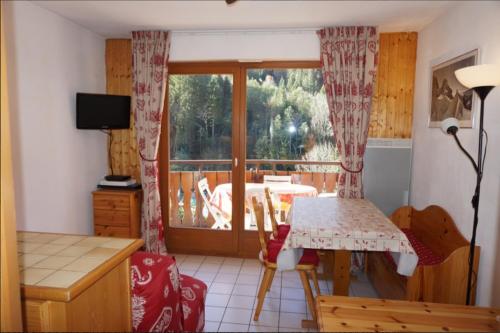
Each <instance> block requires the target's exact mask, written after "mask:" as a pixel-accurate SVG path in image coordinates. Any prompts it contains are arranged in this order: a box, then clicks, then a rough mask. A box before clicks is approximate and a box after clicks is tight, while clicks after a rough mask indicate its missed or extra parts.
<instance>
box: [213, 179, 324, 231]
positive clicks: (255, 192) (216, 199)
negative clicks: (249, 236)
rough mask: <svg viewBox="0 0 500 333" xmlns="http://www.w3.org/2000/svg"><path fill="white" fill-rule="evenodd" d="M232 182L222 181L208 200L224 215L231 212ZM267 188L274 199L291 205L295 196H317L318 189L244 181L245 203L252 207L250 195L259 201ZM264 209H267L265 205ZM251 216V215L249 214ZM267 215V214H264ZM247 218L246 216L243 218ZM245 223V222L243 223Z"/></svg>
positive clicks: (305, 186)
mask: <svg viewBox="0 0 500 333" xmlns="http://www.w3.org/2000/svg"><path fill="white" fill-rule="evenodd" d="M232 188H233V187H232V184H231V183H223V184H219V185H217V186H216V187H215V189H214V191H213V193H212V196H211V198H210V202H211V203H212V204H213V205H214V206H216V207H217V208H218V209H219V210H220V211H222V212H223V213H224V214H225V215H226V216H229V217H230V216H231V213H232ZM265 188H269V190H270V192H271V194H272V195H273V196H274V197H275V199H276V201H279V203H280V206H282V205H281V203H285V204H287V205H291V203H292V200H293V199H294V198H295V197H317V196H318V191H317V190H316V188H315V187H314V186H309V185H302V184H292V183H245V205H246V207H252V197H257V199H258V200H259V201H261V202H263V201H264V200H265V194H264V190H265ZM265 206H266V209H267V205H265ZM249 216H250V217H251V215H249ZM266 216H267V214H266ZM245 219H247V218H245ZM245 224H247V223H245Z"/></svg>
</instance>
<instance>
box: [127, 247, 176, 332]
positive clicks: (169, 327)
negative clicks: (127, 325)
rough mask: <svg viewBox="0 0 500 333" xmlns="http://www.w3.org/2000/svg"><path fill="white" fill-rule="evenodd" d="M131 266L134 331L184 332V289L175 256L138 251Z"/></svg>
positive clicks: (133, 256)
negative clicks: (182, 311)
mask: <svg viewBox="0 0 500 333" xmlns="http://www.w3.org/2000/svg"><path fill="white" fill-rule="evenodd" d="M130 269H131V275H132V276H131V287H132V327H133V330H134V332H172V331H174V332H180V331H182V315H181V311H180V310H181V309H180V307H181V302H180V298H181V289H180V283H179V272H178V270H177V266H176V264H175V259H173V258H172V257H169V256H163V255H156V254H151V253H146V252H136V253H134V254H133V255H132V257H131V267H130Z"/></svg>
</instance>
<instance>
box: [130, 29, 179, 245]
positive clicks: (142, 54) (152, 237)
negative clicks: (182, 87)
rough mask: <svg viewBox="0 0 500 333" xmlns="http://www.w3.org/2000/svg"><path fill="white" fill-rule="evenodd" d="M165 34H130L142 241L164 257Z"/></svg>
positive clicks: (166, 45) (167, 33) (167, 45)
mask: <svg viewBox="0 0 500 333" xmlns="http://www.w3.org/2000/svg"><path fill="white" fill-rule="evenodd" d="M169 50H170V33H169V32H168V31H134V32H132V58H133V63H132V68H133V69H132V112H133V114H134V119H135V129H136V133H137V144H138V149H139V156H140V164H141V179H142V189H143V192H144V201H143V204H142V219H141V221H142V237H143V238H144V241H145V243H146V250H147V251H148V252H153V253H165V252H166V247H165V242H164V239H163V224H162V215H161V202H160V191H159V170H158V146H159V144H160V132H161V117H162V114H163V102H164V100H165V89H166V85H167V74H168V72H167V65H168V55H169Z"/></svg>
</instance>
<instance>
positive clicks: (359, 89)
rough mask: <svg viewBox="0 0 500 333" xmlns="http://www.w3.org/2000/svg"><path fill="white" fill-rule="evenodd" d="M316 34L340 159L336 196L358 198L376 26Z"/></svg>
mask: <svg viewBox="0 0 500 333" xmlns="http://www.w3.org/2000/svg"><path fill="white" fill-rule="evenodd" d="M317 34H318V36H319V39H320V53H321V54H320V57H321V58H320V61H321V67H322V71H323V81H324V85H325V91H326V97H327V101H328V108H329V110H330V121H331V122H332V126H333V132H334V135H335V138H336V140H337V149H338V151H339V155H340V160H341V169H340V175H339V180H338V185H337V186H338V196H339V197H341V198H362V197H363V181H362V179H361V171H362V170H363V156H364V154H365V148H366V140H367V138H368V127H369V126H368V125H369V122H370V111H371V101H372V94H373V87H374V84H375V75H376V71H377V54H378V35H377V29H376V28H375V27H334V28H325V29H322V30H319V31H318V32H317Z"/></svg>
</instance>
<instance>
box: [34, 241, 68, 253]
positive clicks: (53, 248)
mask: <svg viewBox="0 0 500 333" xmlns="http://www.w3.org/2000/svg"><path fill="white" fill-rule="evenodd" d="M67 247H68V245H57V244H45V245H43V246H40V247H39V248H37V249H36V253H38V254H46V255H53V254H56V253H59V252H61V251H62V250H64V249H65V248H67Z"/></svg>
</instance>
